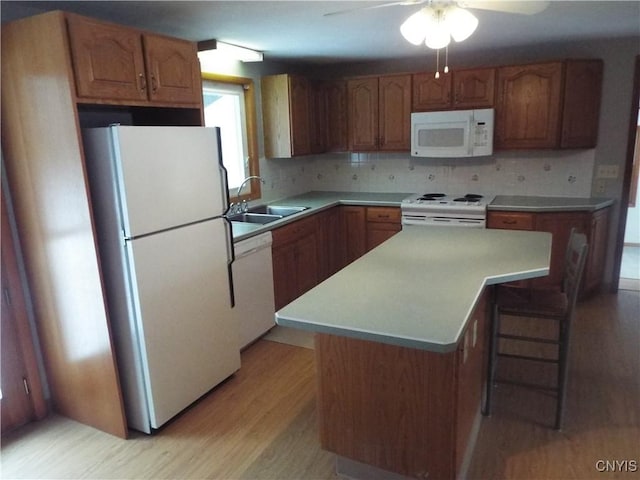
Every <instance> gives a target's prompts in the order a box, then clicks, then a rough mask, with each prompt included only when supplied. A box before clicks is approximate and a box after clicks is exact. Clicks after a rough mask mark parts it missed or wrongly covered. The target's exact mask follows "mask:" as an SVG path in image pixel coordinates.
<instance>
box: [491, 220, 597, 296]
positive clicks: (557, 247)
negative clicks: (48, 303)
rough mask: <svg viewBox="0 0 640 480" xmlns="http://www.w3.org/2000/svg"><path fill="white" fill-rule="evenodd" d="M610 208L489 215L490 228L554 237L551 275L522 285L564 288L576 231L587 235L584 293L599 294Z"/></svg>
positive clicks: (582, 290) (583, 281)
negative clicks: (568, 254)
mask: <svg viewBox="0 0 640 480" xmlns="http://www.w3.org/2000/svg"><path fill="white" fill-rule="evenodd" d="M609 210H610V209H609V208H603V209H600V210H597V211H595V212H586V211H566V212H512V211H491V210H490V211H489V212H487V227H488V228H503V229H507V230H535V231H538V232H549V233H551V235H552V242H551V260H550V269H549V275H548V276H546V277H540V278H536V279H533V280H529V281H527V282H519V284H520V285H521V286H526V285H530V286H534V287H541V288H547V287H553V288H555V287H560V285H561V282H562V276H563V272H564V256H565V251H566V247H567V243H568V242H569V234H570V233H571V229H572V228H576V229H577V231H578V232H580V233H584V234H586V235H587V241H588V243H589V253H588V255H587V263H586V266H585V272H584V276H583V278H582V284H581V287H580V290H581V292H582V294H583V295H586V294H589V293H592V292H595V291H597V289H598V288H599V287H600V285H601V284H602V280H603V276H604V267H605V265H604V262H605V259H606V251H607V235H608V228H609V227H608V225H609Z"/></svg>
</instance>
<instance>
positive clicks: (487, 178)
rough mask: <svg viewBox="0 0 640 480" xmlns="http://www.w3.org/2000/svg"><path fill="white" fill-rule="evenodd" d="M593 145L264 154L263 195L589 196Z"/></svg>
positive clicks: (270, 198)
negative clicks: (466, 153) (439, 154)
mask: <svg viewBox="0 0 640 480" xmlns="http://www.w3.org/2000/svg"><path fill="white" fill-rule="evenodd" d="M594 152H595V151H594V150H571V151H557V150H554V151H549V152H539V151H535V152H534V151H523V152H516V151H513V152H500V153H498V154H495V155H493V156H490V157H473V158H463V159H460V158H455V159H433V158H429V159H427V158H413V157H411V156H409V155H408V154H401V153H382V152H372V153H341V154H323V155H312V156H307V157H300V158H294V159H268V160H267V159H264V158H263V159H261V161H260V172H261V176H262V177H263V185H262V200H261V201H266V202H270V201H274V200H277V199H280V198H283V197H287V196H291V195H297V194H299V193H304V192H306V191H309V190H328V191H354V192H357V191H366V192H408V193H413V192H444V193H452V194H462V193H479V194H484V195H541V196H558V197H589V196H591V181H592V176H593V166H594Z"/></svg>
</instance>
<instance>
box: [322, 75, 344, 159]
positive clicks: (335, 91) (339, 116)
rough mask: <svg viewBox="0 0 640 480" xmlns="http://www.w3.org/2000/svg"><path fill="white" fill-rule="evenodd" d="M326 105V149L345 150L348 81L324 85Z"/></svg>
mask: <svg viewBox="0 0 640 480" xmlns="http://www.w3.org/2000/svg"><path fill="white" fill-rule="evenodd" d="M323 92H324V100H325V102H326V105H325V111H326V113H325V126H324V131H325V151H327V152H345V151H347V150H348V148H349V141H348V136H347V82H346V81H344V80H338V81H335V82H328V83H325V84H324V85H323Z"/></svg>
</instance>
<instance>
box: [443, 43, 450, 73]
mask: <svg viewBox="0 0 640 480" xmlns="http://www.w3.org/2000/svg"><path fill="white" fill-rule="evenodd" d="M444 73H449V45H447V46H446V47H444Z"/></svg>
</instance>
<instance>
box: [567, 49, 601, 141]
mask: <svg viewBox="0 0 640 480" xmlns="http://www.w3.org/2000/svg"><path fill="white" fill-rule="evenodd" d="M601 94H602V60H568V61H567V62H566V73H565V92H564V106H563V113H562V140H561V142H560V146H561V147H563V148H593V147H595V146H596V144H597V143H598V124H599V120H600V96H601Z"/></svg>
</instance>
